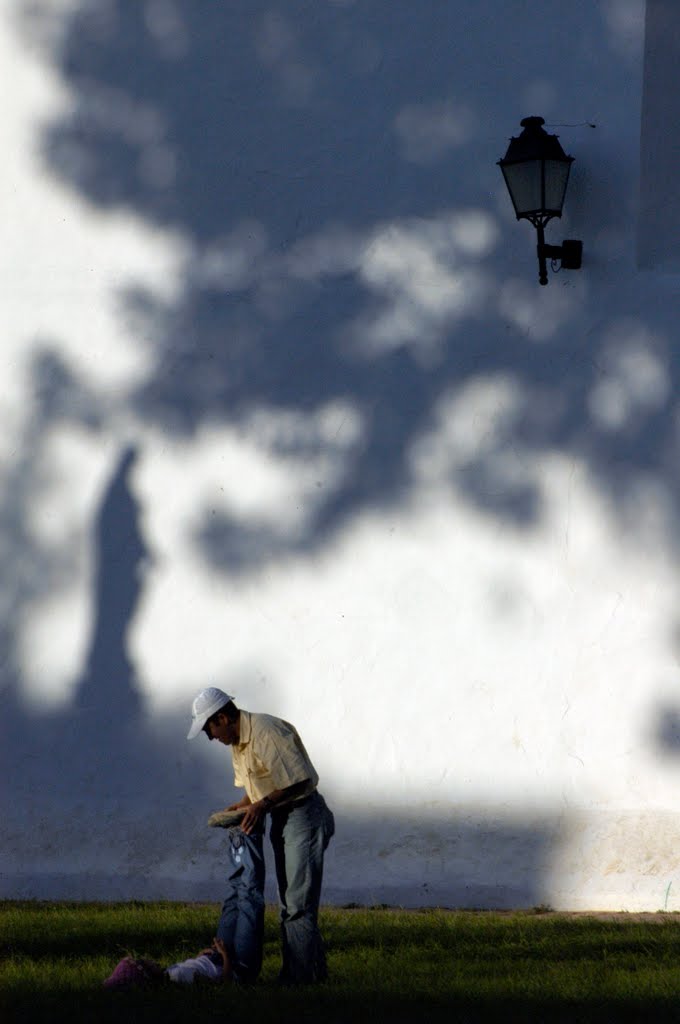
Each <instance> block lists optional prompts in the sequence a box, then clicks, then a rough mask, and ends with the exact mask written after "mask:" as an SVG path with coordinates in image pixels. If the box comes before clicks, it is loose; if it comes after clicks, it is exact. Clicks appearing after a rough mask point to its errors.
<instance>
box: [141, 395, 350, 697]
mask: <svg viewBox="0 0 680 1024" xmlns="http://www.w3.org/2000/svg"><path fill="white" fill-rule="evenodd" d="M362 437H363V424H362V418H361V415H360V414H359V412H358V411H357V410H356V408H355V407H354V406H353V405H351V404H350V403H348V402H341V401H338V402H332V403H328V404H327V405H325V406H323V407H322V408H320V409H319V410H317V411H316V412H315V413H313V414H311V415H308V416H305V415H303V414H301V413H293V412H285V411H284V412H280V413H276V412H271V411H269V410H264V409H263V410H259V411H255V412H254V413H253V414H252V416H251V418H250V419H249V420H248V421H247V422H246V423H245V424H244V425H243V426H242V427H241V428H239V429H238V430H236V429H233V428H224V429H217V428H214V429H205V430H204V431H202V432H201V433H200V434H199V435H198V436H197V437H196V438H194V439H193V440H192V442H191V443H186V444H185V443H179V442H174V443H169V442H168V441H167V439H166V438H161V437H155V436H153V437H152V436H149V438H148V441H147V444H146V448H145V453H144V457H143V466H142V468H141V470H140V473H139V498H140V501H141V502H142V506H143V508H144V510H145V511H144V517H143V521H144V530H145V536H146V538H147V543H148V544H149V546H150V548H151V552H152V567H151V569H150V571H149V575H148V577H147V584H148V586H147V590H146V591H145V594H144V596H143V598H142V610H141V614H140V619H139V621H138V623H137V626H136V628H135V631H134V633H133V646H134V649H135V651H136V652H137V656H138V659H139V663H140V665H141V666H142V671H141V674H142V676H143V677H144V678H145V679H146V680H147V681H148V694H149V699H150V700H151V701H152V702H154V703H155V704H157V705H158V706H159V707H160V706H161V705H164V704H165V703H167V702H168V701H171V700H172V699H173V696H175V695H179V694H181V693H183V692H186V687H187V685H190V684H189V683H188V680H191V679H193V678H194V676H195V673H196V666H197V664H198V663H200V665H201V666H202V667H205V671H206V672H208V673H209V674H210V673H211V672H212V673H213V674H214V675H215V676H216V677H220V676H221V675H223V674H224V672H225V671H226V670H227V666H229V665H233V664H234V663H237V664H238V663H239V662H242V663H245V662H248V661H249V659H250V658H252V653H251V652H252V636H253V630H254V629H257V628H259V626H258V623H259V621H260V610H259V609H258V606H257V604H255V605H254V604H253V601H257V598H256V595H257V594H260V593H262V588H263V585H264V584H263V582H262V579H261V578H260V577H259V576H258V577H257V581H256V582H252V581H251V580H250V579H249V577H247V576H246V578H245V579H243V580H239V579H236V578H227V577H225V575H224V573H223V572H222V571H221V570H220V569H219V567H218V566H215V567H214V568H213V567H212V566H211V564H210V562H209V560H206V556H205V553H204V552H202V551H201V550H200V548H199V547H198V546H197V543H198V542H197V531H198V530H200V529H201V528H202V525H204V523H205V521H206V520H207V521H208V522H209V521H210V519H211V517H213V516H215V517H217V519H218V520H220V521H223V520H226V521H228V522H230V523H233V524H234V528H235V529H236V530H238V529H239V528H240V529H242V530H244V531H245V533H247V532H248V531H250V530H252V529H264V530H266V531H268V533H269V534H270V535H271V536H273V537H278V538H280V541H281V544H282V547H283V549H284V550H286V548H287V547H289V546H291V545H292V546H293V547H294V545H295V543H296V541H297V539H298V538H299V537H301V536H303V535H304V532H305V527H306V524H307V522H308V520H309V519H310V517H311V516H312V515H313V513H314V511H315V510H316V508H317V507H318V505H319V503H321V502H325V501H327V500H328V496H329V494H330V495H332V494H334V493H336V492H337V491H338V489H339V488H340V487H341V485H342V481H343V479H344V476H345V474H346V472H347V471H348V468H349V467H350V466H351V464H352V459H353V455H354V452H355V449H356V446H357V445H358V444H360V443H361V439H362ZM159 495H161V496H165V500H158V496H159ZM245 542H246V541H245V539H244V541H243V543H245ZM286 564H287V565H288V568H287V569H286V570H285V571H286V572H288V573H290V572H291V571H292V570H291V568H290V565H289V563H288V562H287V561H286ZM279 571H280V570H279V567H278V565H277V560H276V558H275V557H270V558H269V560H268V562H267V569H266V572H265V577H266V578H270V577H271V576H272V575H277V574H278V572H279ZM281 571H282V570H281ZM225 588H226V589H225ZM251 593H252V596H251ZM229 595H231V596H229ZM234 622H236V623H238V625H237V626H236V627H235V628H234ZM227 623H230V624H231V628H230V629H229V643H228V644H227V645H225V644H223V643H215V642H214V640H212V639H209V638H212V637H214V636H216V635H220V633H221V632H222V631H223V630H224V628H226V624H227ZM159 630H160V633H159V632H158V631H159ZM158 635H162V636H163V637H164V638H165V639H164V642H163V644H162V645H159V644H158V643H156V642H155V640H154V638H155V637H157V636H158ZM197 649H198V650H200V659H197ZM154 680H155V681H156V683H155V685H154V683H153V682H152V681H154ZM159 681H160V683H159ZM198 682H199V683H200V680H198ZM191 685H194V684H193V683H192V684H191Z"/></svg>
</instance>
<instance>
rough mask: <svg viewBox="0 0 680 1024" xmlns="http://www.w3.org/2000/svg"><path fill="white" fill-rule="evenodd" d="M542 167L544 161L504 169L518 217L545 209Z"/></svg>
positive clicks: (527, 161) (529, 162)
mask: <svg viewBox="0 0 680 1024" xmlns="http://www.w3.org/2000/svg"><path fill="white" fill-rule="evenodd" d="M542 166H543V161H542V160H524V161H522V162H521V163H517V164H506V166H505V167H503V168H502V171H503V175H504V177H505V183H506V185H507V186H508V192H509V193H510V198H511V199H512V202H513V206H514V207H515V213H516V214H517V216H518V217H521V216H523V215H525V214H527V213H534V212H535V211H536V210H541V209H542V208H543V194H542V193H543V189H542V173H541V171H542Z"/></svg>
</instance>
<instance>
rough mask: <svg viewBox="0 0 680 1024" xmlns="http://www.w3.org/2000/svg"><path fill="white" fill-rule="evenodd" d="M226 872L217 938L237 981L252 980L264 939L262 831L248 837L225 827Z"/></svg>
mask: <svg viewBox="0 0 680 1024" xmlns="http://www.w3.org/2000/svg"><path fill="white" fill-rule="evenodd" d="M227 836H228V849H229V865H230V867H229V873H228V875H227V895H226V897H225V900H224V903H223V905H222V913H221V915H220V920H219V924H218V926H217V938H218V939H222V941H223V942H224V944H225V946H226V947H227V952H228V953H229V957H230V959H231V962H232V966H233V970H234V978H235V979H236V980H237V981H243V982H249V981H254V980H255V979H256V978H257V976H258V974H259V973H260V968H261V966H262V944H263V941H264V854H263V850H262V832H259V833H257V834H252V833H251V835H249V836H247V835H246V834H245V832H242V831H241V829H240V828H238V827H234V828H230V829H227Z"/></svg>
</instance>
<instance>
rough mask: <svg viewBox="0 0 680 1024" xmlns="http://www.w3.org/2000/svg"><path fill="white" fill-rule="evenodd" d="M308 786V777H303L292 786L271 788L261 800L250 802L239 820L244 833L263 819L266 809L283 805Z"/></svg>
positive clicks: (301, 793) (304, 790)
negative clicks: (241, 819)
mask: <svg viewBox="0 0 680 1024" xmlns="http://www.w3.org/2000/svg"><path fill="white" fill-rule="evenodd" d="M308 788H309V779H303V780H302V782H295V783H294V784H293V785H292V786H286V787H285V788H284V789H274V790H272V792H271V793H268V794H267V796H265V797H263V798H262V799H261V800H256V801H255V803H251V804H250V807H249V809H248V810H247V811H246V814H245V817H244V819H243V821H242V822H241V828H242V829H243V831H244V832H245V833H246V835H249V834H250V833H251V832H253V831H254V829H255V828H256V827H257V826H258V825H259V823H260V822H261V821H262V820H263V818H264V817H265V815H266V814H267V811H273V810H275V809H276V808H277V807H284V806H285V805H286V804H289V803H290V802H291V800H295V799H296V797H298V796H303V795H304V794H305V793H306V792H307V790H308Z"/></svg>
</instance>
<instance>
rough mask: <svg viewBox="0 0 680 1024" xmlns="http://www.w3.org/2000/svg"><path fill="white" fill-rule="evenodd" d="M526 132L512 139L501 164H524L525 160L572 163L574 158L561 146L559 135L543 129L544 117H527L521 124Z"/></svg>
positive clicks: (500, 161)
mask: <svg viewBox="0 0 680 1024" xmlns="http://www.w3.org/2000/svg"><path fill="white" fill-rule="evenodd" d="M520 123H521V125H522V128H523V129H524V131H523V132H522V134H521V135H519V136H517V137H515V136H514V135H513V136H512V138H511V139H510V145H509V146H508V151H507V153H506V154H505V156H504V157H503V159H502V160H499V161H498V162H499V164H514V163H523V162H524V161H525V160H564V161H568V162H569V163H571V162H572V161H573V159H574V158H573V157H572V156H567V154H566V153H565V152H564V150H563V149H562V146H561V145H560V140H559V138H558V137H557V135H550V134H549V133H548V132H546V131H545V130H544V129H543V125H544V124H545V121H544V119H543V118H542V117H525V118H523V119H522V121H521V122H520Z"/></svg>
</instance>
